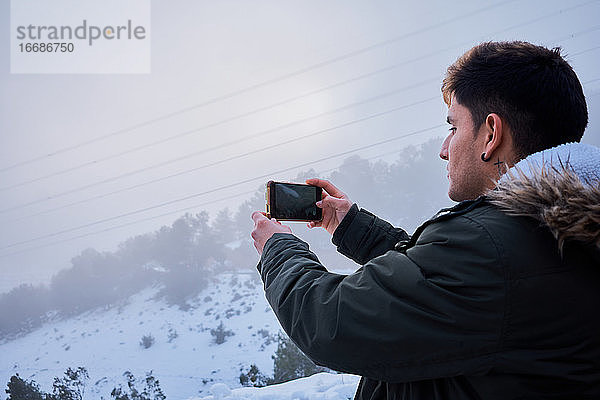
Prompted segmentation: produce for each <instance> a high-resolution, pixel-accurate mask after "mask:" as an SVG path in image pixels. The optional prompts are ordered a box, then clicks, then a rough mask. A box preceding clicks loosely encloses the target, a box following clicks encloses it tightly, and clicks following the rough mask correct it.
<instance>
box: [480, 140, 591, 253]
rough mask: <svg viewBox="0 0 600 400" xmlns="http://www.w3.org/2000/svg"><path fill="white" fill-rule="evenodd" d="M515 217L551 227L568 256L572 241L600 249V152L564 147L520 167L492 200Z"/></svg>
mask: <svg viewBox="0 0 600 400" xmlns="http://www.w3.org/2000/svg"><path fill="white" fill-rule="evenodd" d="M487 197H488V198H489V199H490V201H491V202H492V203H494V204H496V205H497V206H499V207H500V208H502V209H503V210H505V211H506V212H507V213H508V214H510V215H519V216H529V217H533V218H535V219H537V220H538V221H540V222H541V223H542V224H544V225H547V226H548V227H549V228H550V230H551V231H552V233H553V234H554V237H556V239H557V240H558V246H559V248H560V250H561V251H562V248H563V245H564V243H565V242H566V241H579V242H583V243H588V244H594V245H595V246H596V247H598V248H600V149H599V148H597V147H594V146H590V145H585V144H581V143H568V144H563V145H560V146H557V147H554V148H552V149H548V150H544V151H541V152H538V153H535V154H532V155H530V156H528V157H527V158H525V159H523V160H521V161H520V162H518V163H517V164H516V165H515V166H514V167H513V168H511V169H510V170H509V171H508V173H507V174H505V175H504V176H503V177H502V178H501V179H500V181H499V182H498V184H497V188H496V190H492V191H490V192H489V193H488V194H487Z"/></svg>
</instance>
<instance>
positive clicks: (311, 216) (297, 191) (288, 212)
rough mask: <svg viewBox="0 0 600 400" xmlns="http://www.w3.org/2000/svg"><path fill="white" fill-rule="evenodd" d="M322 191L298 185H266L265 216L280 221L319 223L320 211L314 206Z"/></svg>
mask: <svg viewBox="0 0 600 400" xmlns="http://www.w3.org/2000/svg"><path fill="white" fill-rule="evenodd" d="M322 194H323V189H321V188H320V187H317V186H311V185H304V184H300V183H286V182H275V181H269V182H268V183H267V193H266V198H267V216H268V217H269V218H275V219H276V220H281V221H320V220H321V219H323V213H322V210H321V209H320V208H319V207H317V205H316V204H315V203H316V202H317V201H319V200H321V197H322Z"/></svg>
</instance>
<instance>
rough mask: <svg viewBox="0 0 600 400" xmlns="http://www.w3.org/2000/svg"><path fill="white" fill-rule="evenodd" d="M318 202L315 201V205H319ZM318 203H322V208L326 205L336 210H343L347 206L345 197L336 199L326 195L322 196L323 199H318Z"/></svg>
mask: <svg viewBox="0 0 600 400" xmlns="http://www.w3.org/2000/svg"><path fill="white" fill-rule="evenodd" d="M318 203H319V202H317V207H319V205H318ZM320 203H321V204H322V205H321V206H320V207H321V208H323V207H325V206H327V207H332V208H334V209H336V210H344V209H347V208H348V200H346V199H338V198H335V197H332V196H328V197H326V198H324V199H323V200H321V201H320Z"/></svg>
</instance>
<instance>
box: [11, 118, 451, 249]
mask: <svg viewBox="0 0 600 400" xmlns="http://www.w3.org/2000/svg"><path fill="white" fill-rule="evenodd" d="M443 126H444V124H439V125H435V126H432V127H429V128H425V129H419V130H416V131H412V132H410V133H407V134H404V135H400V136H396V137H393V138H390V139H385V140H381V141H379V142H375V143H371V144H369V145H366V146H360V147H357V148H354V149H352V150H346V151H343V152H341V153H337V154H334V155H330V156H327V157H323V158H320V159H318V160H314V161H310V162H306V163H302V164H298V165H295V166H293V167H288V168H284V169H281V170H278V171H273V172H269V173H267V174H264V175H261V176H257V177H253V178H248V179H244V180H242V181H238V182H235V183H230V184H227V185H223V186H220V187H218V188H214V189H210V190H206V191H203V192H200V193H195V194H191V195H187V196H184V197H180V198H177V199H174V200H169V201H166V202H163V203H159V204H155V205H152V206H149V207H145V208H141V209H137V210H133V211H129V212H126V213H123V214H119V215H116V216H113V217H108V218H104V219H101V220H98V221H94V222H91V223H87V224H83V225H79V226H76V227H73V228H68V229H64V230H61V231H58V232H54V233H50V234H46V235H42V236H38V237H35V238H32V239H28V240H22V241H19V242H14V243H11V244H9V245H6V246H4V247H0V250H6V249H9V248H12V247H15V246H19V245H22V244H27V243H31V242H35V241H38V240H41V239H46V238H51V237H54V236H58V235H61V234H64V233H68V232H72V231H76V230H80V229H83V228H87V227H90V226H94V225H98V224H101V223H104V222H109V221H113V220H115V219H119V218H123V217H127V216H130V215H135V214H139V213H142V212H146V211H149V210H153V209H155V208H160V207H164V206H167V205H170V204H175V203H179V202H182V201H185V200H190V199H193V198H196V197H199V196H204V195H207V194H212V193H214V192H217V191H220V190H224V189H229V188H232V187H235V186H239V185H243V184H245V183H249V182H253V181H256V180H259V179H265V178H268V177H271V176H273V175H277V174H280V173H284V172H289V171H292V170H296V169H298V168H303V167H306V166H309V165H312V164H316V163H319V162H323V161H327V160H330V159H332V158H336V157H342V156H345V155H348V154H351V153H355V152H357V151H361V150H366V149H369V148H372V147H375V146H380V145H382V144H387V143H391V142H394V141H396V140H400V139H403V138H406V137H409V136H414V135H418V134H422V133H425V132H429V131H432V130H434V129H439V128H441V127H443Z"/></svg>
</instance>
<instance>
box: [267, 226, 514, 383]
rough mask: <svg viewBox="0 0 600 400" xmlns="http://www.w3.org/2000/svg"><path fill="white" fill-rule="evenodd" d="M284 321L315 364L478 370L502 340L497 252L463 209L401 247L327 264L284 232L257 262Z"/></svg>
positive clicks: (376, 375)
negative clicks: (337, 268)
mask: <svg viewBox="0 0 600 400" xmlns="http://www.w3.org/2000/svg"><path fill="white" fill-rule="evenodd" d="M259 269H260V273H261V277H262V279H263V281H264V285H265V293H266V297H267V300H268V301H269V303H270V304H271V306H272V308H273V310H274V312H275V314H276V315H277V317H278V319H279V321H280V323H281V325H282V327H283V329H284V330H285V331H286V333H287V334H288V335H289V336H290V338H291V339H292V340H293V341H294V342H295V343H296V344H297V345H298V347H299V348H300V349H301V350H302V351H303V352H304V353H305V354H306V355H307V356H309V357H310V358H311V359H312V360H313V361H314V362H316V363H317V364H320V365H324V366H327V367H329V368H332V369H335V370H338V371H343V372H348V373H353V374H359V375H363V376H366V377H369V378H372V379H377V380H382V381H386V382H408V381H415V380H421V379H433V378H439V377H447V376H455V375H459V374H467V373H469V374H476V373H483V372H485V370H486V369H487V368H489V365H490V363H491V361H492V359H493V356H494V353H496V352H497V351H498V349H499V348H500V346H501V344H502V337H503V326H504V325H503V321H504V317H505V316H504V309H505V303H504V302H505V297H506V296H505V292H506V288H505V286H504V285H505V284H504V282H505V280H504V273H503V266H502V262H501V256H500V250H499V248H498V247H497V245H496V243H494V241H493V240H492V237H491V236H490V235H489V234H488V232H487V231H486V229H485V228H484V227H483V226H481V225H480V224H479V223H477V222H476V221H473V220H471V219H469V218H467V217H463V216H460V217H455V218H453V219H452V220H450V221H445V222H443V223H442V222H440V223H434V224H431V225H430V226H428V227H427V228H426V229H425V230H424V231H423V233H422V234H421V235H420V236H419V238H418V240H417V242H416V245H415V246H414V247H412V248H410V249H409V250H408V251H407V252H406V254H405V253H401V252H398V251H394V250H392V251H388V252H386V253H385V254H383V255H381V256H379V257H376V258H374V259H372V260H370V261H369V262H367V263H365V265H364V266H363V267H361V268H360V269H359V270H358V271H356V272H355V273H353V274H351V275H339V274H334V273H330V272H328V271H327V270H326V269H325V268H324V267H323V266H322V265H321V264H320V263H319V260H318V259H317V257H316V256H315V254H313V253H312V252H311V251H310V250H309V248H308V245H307V244H306V243H304V242H303V241H301V240H300V239H298V238H296V237H295V236H293V235H291V234H275V235H274V236H273V237H272V238H270V239H269V241H267V243H266V245H265V249H264V252H263V254H262V257H261V262H260V263H259Z"/></svg>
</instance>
